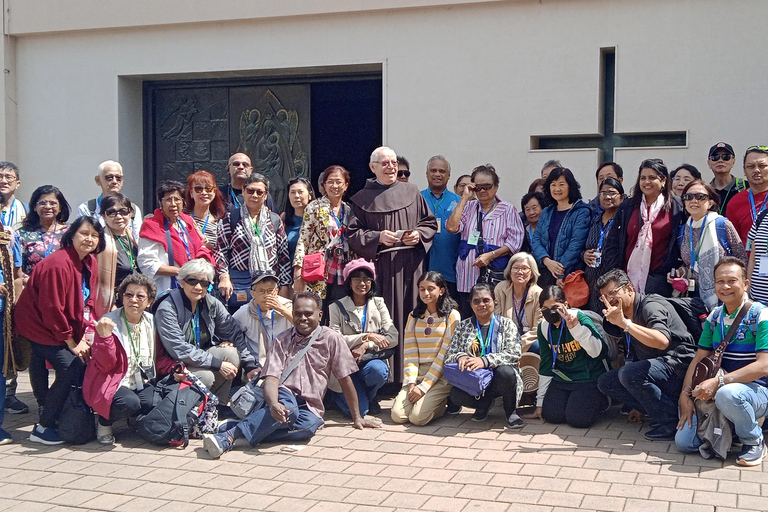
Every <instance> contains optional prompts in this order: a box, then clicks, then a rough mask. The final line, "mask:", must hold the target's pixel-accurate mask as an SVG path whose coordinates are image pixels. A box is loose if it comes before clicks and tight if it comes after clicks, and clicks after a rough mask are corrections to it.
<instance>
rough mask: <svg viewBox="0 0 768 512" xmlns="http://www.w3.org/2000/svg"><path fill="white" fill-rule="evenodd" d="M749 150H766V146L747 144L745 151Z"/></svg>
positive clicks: (767, 148) (767, 149)
mask: <svg viewBox="0 0 768 512" xmlns="http://www.w3.org/2000/svg"><path fill="white" fill-rule="evenodd" d="M750 151H768V146H749V147H748V148H747V153H749V152H750Z"/></svg>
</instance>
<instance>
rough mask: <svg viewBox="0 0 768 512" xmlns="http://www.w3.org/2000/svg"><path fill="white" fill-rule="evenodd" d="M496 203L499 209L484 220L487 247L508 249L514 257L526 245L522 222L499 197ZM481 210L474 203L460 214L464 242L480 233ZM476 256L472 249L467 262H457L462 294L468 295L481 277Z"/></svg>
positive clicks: (457, 273)
mask: <svg viewBox="0 0 768 512" xmlns="http://www.w3.org/2000/svg"><path fill="white" fill-rule="evenodd" d="M496 200H497V201H499V202H498V204H497V205H496V207H495V208H494V209H493V210H491V212H490V213H488V215H486V216H485V217H484V218H483V241H484V242H485V244H490V245H495V246H498V247H503V246H507V247H509V251H510V254H515V253H516V252H517V251H518V250H520V246H521V245H522V244H523V238H524V236H525V229H524V228H523V222H522V221H521V220H520V214H519V213H518V212H517V209H516V208H515V207H514V206H512V205H511V204H509V203H507V202H506V201H502V200H500V199H499V198H498V197H497V198H496ZM479 210H481V207H480V203H479V202H478V201H477V200H476V199H473V200H472V201H469V202H468V203H467V205H466V206H465V207H464V211H463V212H462V213H461V224H460V227H459V232H460V233H461V239H462V240H463V241H465V242H467V241H470V238H471V235H472V234H473V233H477V212H478V211H479ZM472 238H474V237H472ZM472 241H474V240H472ZM486 252H488V251H486ZM477 256H478V254H477V250H476V249H475V248H474V247H473V248H472V249H471V250H470V251H469V255H468V256H467V258H466V259H464V260H462V259H461V258H459V260H458V261H457V262H456V287H457V288H458V290H459V291H460V292H463V293H468V292H469V291H470V290H471V289H472V287H473V286H474V285H475V284H476V283H477V278H478V277H480V267H473V266H472V263H474V261H475V258H477Z"/></svg>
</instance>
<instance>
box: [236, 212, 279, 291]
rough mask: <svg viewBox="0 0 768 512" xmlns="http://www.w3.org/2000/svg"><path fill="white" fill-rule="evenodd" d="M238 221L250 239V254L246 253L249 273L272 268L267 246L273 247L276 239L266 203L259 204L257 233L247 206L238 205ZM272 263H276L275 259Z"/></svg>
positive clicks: (253, 273) (254, 273)
mask: <svg viewBox="0 0 768 512" xmlns="http://www.w3.org/2000/svg"><path fill="white" fill-rule="evenodd" d="M240 222H242V223H243V229H244V231H245V233H246V235H247V236H248V240H249V241H250V248H251V251H250V254H249V255H248V270H250V272H251V275H252V276H253V275H256V274H258V273H260V272H264V271H266V270H272V267H273V266H276V265H274V264H273V263H271V262H270V259H269V253H268V252H267V247H275V245H276V243H277V239H276V238H275V233H274V231H273V229H272V226H270V224H271V223H272V219H271V216H270V214H269V208H267V207H266V205H262V206H261V212H260V213H259V220H258V221H257V224H256V225H257V226H258V228H259V234H258V235H257V234H256V227H255V226H254V225H253V222H252V221H251V214H250V213H249V212H248V207H247V206H245V205H243V206H241V207H240ZM274 263H277V262H276V261H275V262H274Z"/></svg>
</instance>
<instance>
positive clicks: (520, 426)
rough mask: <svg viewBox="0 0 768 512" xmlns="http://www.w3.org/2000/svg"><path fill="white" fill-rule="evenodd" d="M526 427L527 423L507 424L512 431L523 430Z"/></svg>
mask: <svg viewBox="0 0 768 512" xmlns="http://www.w3.org/2000/svg"><path fill="white" fill-rule="evenodd" d="M524 426H525V423H515V424H514V425H510V424H507V427H509V428H512V429H518V428H523V427H524Z"/></svg>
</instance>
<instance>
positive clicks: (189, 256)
mask: <svg viewBox="0 0 768 512" xmlns="http://www.w3.org/2000/svg"><path fill="white" fill-rule="evenodd" d="M176 224H177V225H178V226H179V238H181V241H182V242H183V243H184V249H186V251H187V260H191V259H192V254H191V253H190V252H189V239H188V237H189V233H187V228H185V227H184V224H182V222H181V219H179V220H177V221H176Z"/></svg>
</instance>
